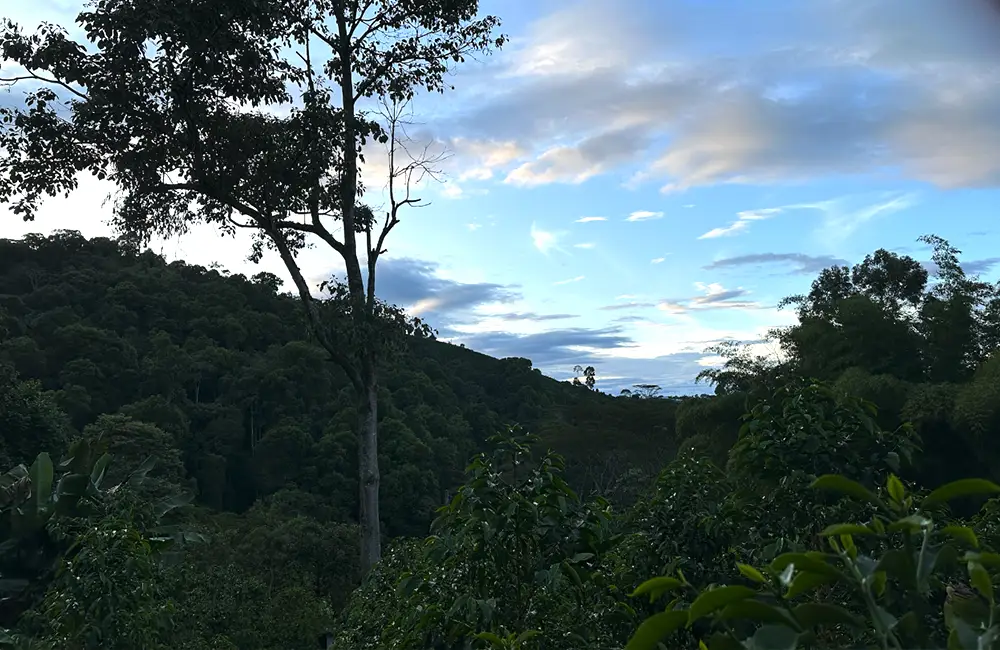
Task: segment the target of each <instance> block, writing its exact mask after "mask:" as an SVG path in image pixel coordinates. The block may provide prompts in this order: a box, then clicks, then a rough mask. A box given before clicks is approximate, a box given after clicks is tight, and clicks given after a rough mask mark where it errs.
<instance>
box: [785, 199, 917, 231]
mask: <svg viewBox="0 0 1000 650" xmlns="http://www.w3.org/2000/svg"><path fill="white" fill-rule="evenodd" d="M916 203H917V197H916V195H915V194H912V193H900V192H895V193H893V192H883V193H880V194H878V195H875V196H871V195H861V196H844V197H839V198H836V199H830V200H827V201H819V202H816V203H801V204H797V205H792V206H789V209H799V210H818V211H819V212H821V213H822V214H823V223H822V225H821V226H820V228H819V230H818V231H817V234H818V235H819V237H820V238H821V239H822V240H823V241H826V242H840V241H844V240H846V239H847V238H848V237H850V236H851V235H852V234H854V232H855V231H857V230H858V229H859V228H860V227H861V226H863V225H865V224H866V223H868V222H870V221H872V220H873V219H875V218H877V217H880V216H886V215H890V214H893V213H895V212H900V211H903V210H906V209H907V208H910V207H912V206H913V205H915V204H916Z"/></svg>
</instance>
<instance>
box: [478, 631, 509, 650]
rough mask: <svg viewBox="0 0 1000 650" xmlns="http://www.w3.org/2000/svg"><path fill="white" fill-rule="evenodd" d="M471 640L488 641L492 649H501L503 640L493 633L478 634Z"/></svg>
mask: <svg viewBox="0 0 1000 650" xmlns="http://www.w3.org/2000/svg"><path fill="white" fill-rule="evenodd" d="M473 638H475V639H482V640H483V641H489V642H490V645H492V646H493V647H494V648H503V639H501V638H500V637H498V636H497V635H496V634H494V633H493V632H480V633H479V634H477V635H475V636H474V637H473Z"/></svg>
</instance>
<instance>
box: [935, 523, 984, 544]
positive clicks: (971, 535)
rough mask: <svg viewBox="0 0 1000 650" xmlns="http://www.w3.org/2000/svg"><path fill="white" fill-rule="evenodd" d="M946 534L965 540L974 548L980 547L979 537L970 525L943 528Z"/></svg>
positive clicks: (942, 530)
mask: <svg viewBox="0 0 1000 650" xmlns="http://www.w3.org/2000/svg"><path fill="white" fill-rule="evenodd" d="M941 532H942V533H944V534H945V535H951V536H952V537H954V538H955V539H957V540H960V541H963V542H965V543H966V544H968V545H969V546H971V547H973V548H979V538H978V537H976V533H975V532H974V531H973V530H972V529H971V528H969V527H968V526H958V525H951V526H945V527H944V528H942V529H941Z"/></svg>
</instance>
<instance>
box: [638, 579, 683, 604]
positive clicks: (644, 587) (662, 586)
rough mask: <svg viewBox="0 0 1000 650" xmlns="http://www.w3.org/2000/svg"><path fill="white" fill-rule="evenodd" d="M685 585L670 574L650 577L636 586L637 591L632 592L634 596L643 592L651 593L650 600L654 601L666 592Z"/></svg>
mask: <svg viewBox="0 0 1000 650" xmlns="http://www.w3.org/2000/svg"><path fill="white" fill-rule="evenodd" d="M683 586H684V583H683V582H681V581H680V580H678V579H677V578H671V577H669V576H660V577H658V578H650V579H649V580H647V581H646V582H644V583H642V584H641V585H639V586H638V587H636V588H635V591H633V592H632V598H635V597H636V596H641V595H643V594H649V602H651V603H652V602H654V601H655V600H656V599H657V598H659V597H660V596H662V595H663V594H664V593H666V592H668V591H671V590H673V589H677V588H679V587H683Z"/></svg>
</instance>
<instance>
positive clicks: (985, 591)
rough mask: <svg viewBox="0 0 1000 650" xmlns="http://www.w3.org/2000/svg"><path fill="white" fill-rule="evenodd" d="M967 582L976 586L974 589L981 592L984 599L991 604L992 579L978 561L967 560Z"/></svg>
mask: <svg viewBox="0 0 1000 650" xmlns="http://www.w3.org/2000/svg"><path fill="white" fill-rule="evenodd" d="M968 569H969V582H971V583H972V586H973V587H975V588H976V591H978V592H979V593H981V594H982V595H983V597H984V598H986V600H988V601H989V602H990V606H992V605H993V579H992V578H990V574H989V572H988V571H987V570H986V567H984V566H983V565H982V564H980V563H979V562H969V565H968Z"/></svg>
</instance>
